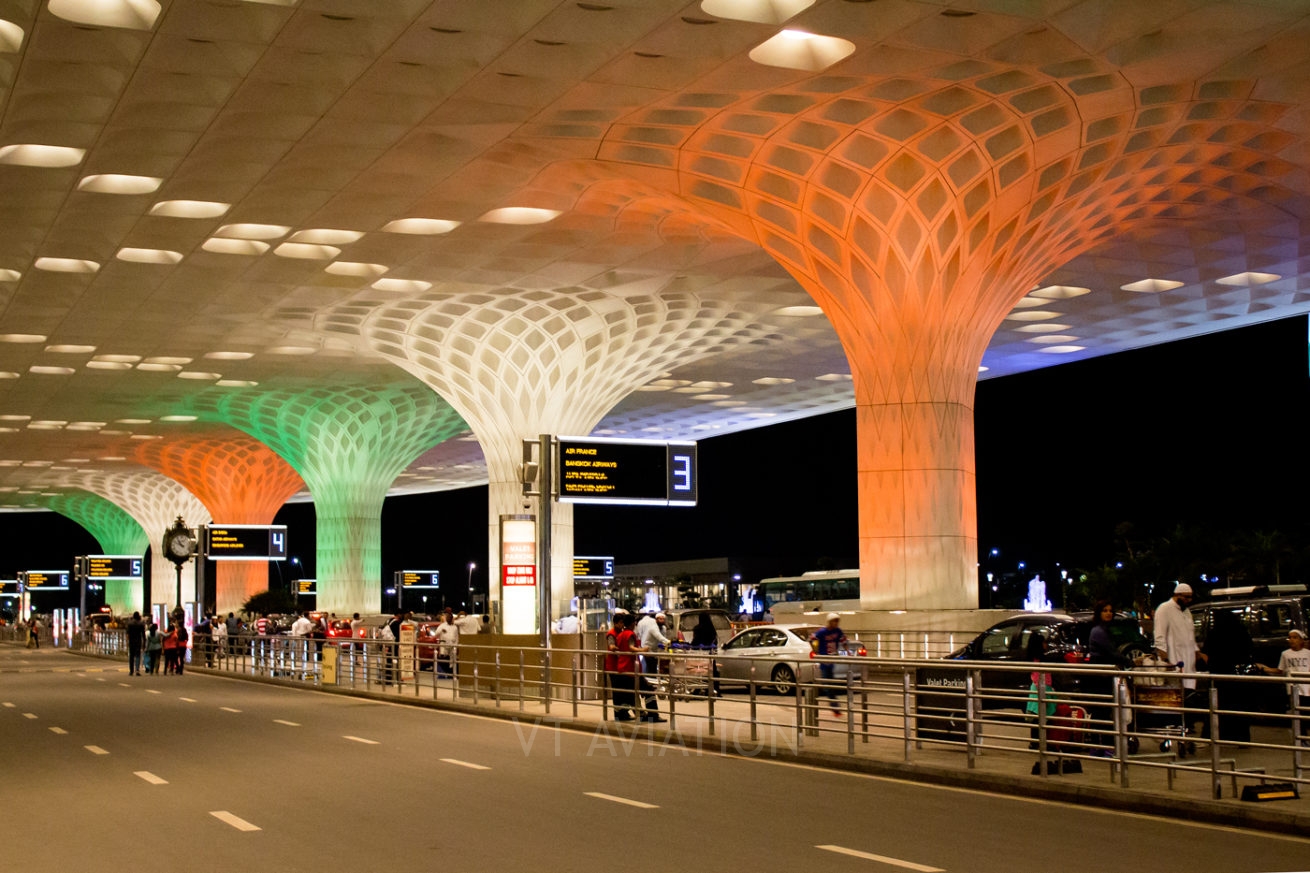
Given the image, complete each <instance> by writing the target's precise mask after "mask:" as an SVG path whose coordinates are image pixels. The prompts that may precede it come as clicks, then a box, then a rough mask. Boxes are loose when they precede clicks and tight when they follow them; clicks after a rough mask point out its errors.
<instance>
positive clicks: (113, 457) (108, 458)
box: [96, 455, 127, 463]
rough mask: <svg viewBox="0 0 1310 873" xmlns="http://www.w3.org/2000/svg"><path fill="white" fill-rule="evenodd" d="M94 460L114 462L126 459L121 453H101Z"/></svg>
mask: <svg viewBox="0 0 1310 873" xmlns="http://www.w3.org/2000/svg"><path fill="white" fill-rule="evenodd" d="M96 460H97V461H107V462H109V463H114V462H116V461H126V460H127V458H124V457H123V456H122V455H101V456H100V457H98V458H96Z"/></svg>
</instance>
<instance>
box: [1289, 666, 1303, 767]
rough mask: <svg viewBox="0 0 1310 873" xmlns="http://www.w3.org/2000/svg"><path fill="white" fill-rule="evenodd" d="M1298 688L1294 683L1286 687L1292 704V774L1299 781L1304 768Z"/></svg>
mask: <svg viewBox="0 0 1310 873" xmlns="http://www.w3.org/2000/svg"><path fill="white" fill-rule="evenodd" d="M1298 688H1299V686H1298V685H1297V684H1296V683H1292V684H1291V685H1290V686H1288V690H1289V695H1288V696H1289V700H1290V702H1291V704H1292V772H1293V774H1295V776H1296V778H1297V779H1300V778H1302V775H1303V773H1304V768H1303V767H1302V764H1301V743H1302V740H1301V695H1300V694H1299V693H1298V691H1297V689H1298Z"/></svg>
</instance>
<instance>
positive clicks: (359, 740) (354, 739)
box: [342, 736, 380, 746]
mask: <svg viewBox="0 0 1310 873" xmlns="http://www.w3.org/2000/svg"><path fill="white" fill-rule="evenodd" d="M342 739H346V740H350V741H352V742H356V743H363V744H364V745H366V746H377V745H380V743H378V741H377V740H366V739H364V738H363V737H352V736H343V737H342Z"/></svg>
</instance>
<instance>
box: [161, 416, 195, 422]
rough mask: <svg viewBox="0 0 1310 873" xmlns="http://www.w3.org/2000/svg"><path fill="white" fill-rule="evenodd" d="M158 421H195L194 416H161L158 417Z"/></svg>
mask: <svg viewBox="0 0 1310 873" xmlns="http://www.w3.org/2000/svg"><path fill="white" fill-rule="evenodd" d="M159 420H160V421H195V420H196V416H194V415H161V416H160V417H159Z"/></svg>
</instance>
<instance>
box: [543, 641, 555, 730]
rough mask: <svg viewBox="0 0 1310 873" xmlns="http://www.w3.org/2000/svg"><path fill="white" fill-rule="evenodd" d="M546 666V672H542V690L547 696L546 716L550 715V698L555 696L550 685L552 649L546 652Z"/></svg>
mask: <svg viewBox="0 0 1310 873" xmlns="http://www.w3.org/2000/svg"><path fill="white" fill-rule="evenodd" d="M544 664H545V668H544V670H543V672H542V683H541V690H542V693H543V694H544V696H545V698H546V715H550V698H551V697H552V696H553V692H552V689H551V687H550V685H551V683H550V679H551V676H550V649H546V651H545V658H544Z"/></svg>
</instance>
